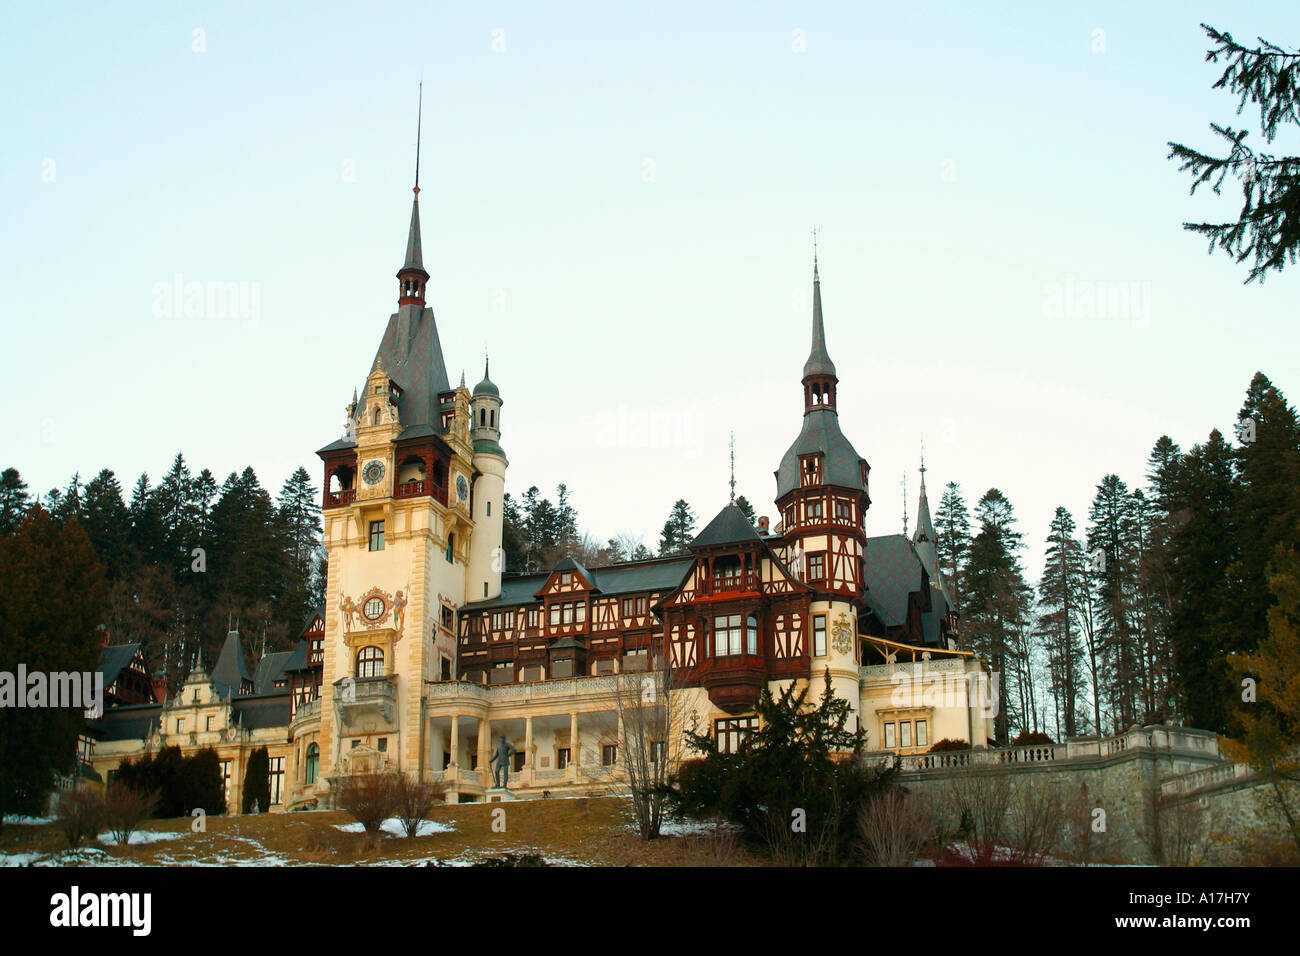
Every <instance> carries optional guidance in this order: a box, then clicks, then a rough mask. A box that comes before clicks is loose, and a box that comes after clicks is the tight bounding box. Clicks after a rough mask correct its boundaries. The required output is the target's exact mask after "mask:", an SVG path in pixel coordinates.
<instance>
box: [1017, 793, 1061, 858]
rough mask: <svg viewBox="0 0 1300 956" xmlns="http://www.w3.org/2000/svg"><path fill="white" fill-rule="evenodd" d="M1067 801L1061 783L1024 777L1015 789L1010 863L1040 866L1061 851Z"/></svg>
mask: <svg viewBox="0 0 1300 956" xmlns="http://www.w3.org/2000/svg"><path fill="white" fill-rule="evenodd" d="M1065 804H1066V799H1065V793H1064V790H1063V788H1062V787H1061V785H1060V783H1059V782H1058V781H1053V780H1045V779H1039V778H1038V777H1036V776H1035V777H1022V778H1021V779H1020V780H1019V781H1017V783H1016V785H1015V787H1014V788H1013V789H1012V794H1011V804H1010V814H1009V823H1010V827H1009V833H1008V837H1009V838H1008V840H1007V844H1008V846H1009V848H1010V850H1011V861H1012V862H1014V863H1020V864H1023V865H1026V866H1041V865H1042V863H1043V861H1044V860H1045V859H1046V858H1047V857H1049V856H1051V855H1052V854H1053V853H1056V852H1058V851H1059V850H1060V848H1061V846H1062V843H1063V838H1064V836H1065V834H1064V831H1063V829H1062V826H1061V819H1062V814H1063V811H1064V809H1065Z"/></svg>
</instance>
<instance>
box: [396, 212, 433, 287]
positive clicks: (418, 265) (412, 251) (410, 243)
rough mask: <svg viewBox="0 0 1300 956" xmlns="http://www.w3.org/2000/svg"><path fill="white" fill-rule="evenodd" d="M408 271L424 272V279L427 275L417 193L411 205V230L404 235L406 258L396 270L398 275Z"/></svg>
mask: <svg viewBox="0 0 1300 956" xmlns="http://www.w3.org/2000/svg"><path fill="white" fill-rule="evenodd" d="M408 269H416V270H418V271H420V272H424V274H425V276H426V277H427V276H428V275H429V273H427V272H425V270H424V250H423V249H422V247H421V245H420V194H419V193H418V192H417V193H416V194H415V200H414V201H413V202H412V203H411V228H410V229H409V230H408V231H407V234H406V258H405V259H403V261H402V268H401V269H399V270H398V275H401V274H402V273H403V272H406V271H407V270H408Z"/></svg>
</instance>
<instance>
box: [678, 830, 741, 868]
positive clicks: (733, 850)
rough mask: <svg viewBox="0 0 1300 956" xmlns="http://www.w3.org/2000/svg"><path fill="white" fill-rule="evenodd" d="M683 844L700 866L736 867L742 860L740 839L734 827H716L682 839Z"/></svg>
mask: <svg viewBox="0 0 1300 956" xmlns="http://www.w3.org/2000/svg"><path fill="white" fill-rule="evenodd" d="M682 842H683V843H685V844H686V846H687V848H688V852H689V853H690V858H691V860H692V861H694V862H695V863H696V865H698V866H735V865H737V861H738V860H739V858H740V849H741V848H740V837H739V835H738V834H737V833H736V829H735V828H734V827H730V826H715V827H713V828H712V829H710V830H708V831H707V832H704V833H692V834H690V835H689V836H685V837H682Z"/></svg>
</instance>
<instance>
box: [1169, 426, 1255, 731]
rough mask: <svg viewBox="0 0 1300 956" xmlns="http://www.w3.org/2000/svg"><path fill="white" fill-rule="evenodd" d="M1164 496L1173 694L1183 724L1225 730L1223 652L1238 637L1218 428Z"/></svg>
mask: <svg viewBox="0 0 1300 956" xmlns="http://www.w3.org/2000/svg"><path fill="white" fill-rule="evenodd" d="M1176 474H1177V480H1176V483H1175V487H1174V489H1173V491H1172V493H1171V501H1172V504H1173V507H1174V519H1173V522H1174V527H1173V532H1172V535H1171V540H1170V553H1171V579H1172V590H1173V592H1174V593H1175V594H1176V595H1178V603H1177V605H1176V607H1175V608H1174V611H1173V615H1172V620H1171V631H1170V642H1171V647H1172V653H1173V662H1174V674H1175V675H1176V677H1177V681H1178V697H1179V700H1180V702H1181V704H1182V709H1183V713H1184V715H1185V718H1186V720H1187V722H1188V723H1189V724H1191V725H1192V726H1194V727H1200V728H1202V729H1205V730H1212V731H1214V732H1216V733H1223V732H1225V731H1226V729H1227V727H1226V723H1227V711H1226V708H1225V705H1224V701H1225V699H1226V698H1227V697H1228V696H1229V694H1230V693H1231V685H1230V681H1229V679H1228V675H1227V673H1226V669H1225V668H1226V652H1227V651H1228V649H1229V648H1231V647H1233V646H1234V645H1235V644H1236V643H1237V640H1238V637H1237V634H1238V624H1237V622H1236V621H1235V620H1233V619H1232V618H1231V616H1230V615H1229V613H1228V612H1227V610H1226V607H1227V605H1228V603H1229V602H1228V601H1226V600H1225V598H1226V597H1227V595H1229V594H1230V593H1231V591H1232V589H1233V588H1234V587H1236V586H1238V585H1239V582H1235V581H1233V580H1231V579H1230V578H1229V573H1228V572H1229V567H1230V566H1232V565H1233V564H1234V562H1236V561H1237V558H1238V549H1237V535H1236V531H1235V528H1234V526H1233V512H1234V509H1233V498H1234V495H1235V489H1234V481H1233V451H1232V449H1231V447H1230V446H1229V445H1228V443H1227V441H1225V440H1224V437H1223V435H1222V433H1220V432H1219V430H1218V429H1215V430H1214V431H1212V432H1210V437H1209V439H1208V440H1207V441H1206V442H1205V443H1204V444H1202V445H1196V446H1195V447H1193V448H1192V450H1191V451H1190V452H1188V454H1187V455H1186V456H1185V457H1184V459H1183V461H1182V463H1180V465H1179V466H1178V468H1177V470H1176Z"/></svg>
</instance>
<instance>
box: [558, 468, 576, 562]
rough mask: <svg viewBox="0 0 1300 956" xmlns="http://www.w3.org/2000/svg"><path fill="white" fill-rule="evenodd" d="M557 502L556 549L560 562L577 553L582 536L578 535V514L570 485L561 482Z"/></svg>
mask: <svg viewBox="0 0 1300 956" xmlns="http://www.w3.org/2000/svg"><path fill="white" fill-rule="evenodd" d="M555 500H556V505H555V547H556V551H557V555H556V558H557V560H558V559H559V558H563V557H566V556H567V555H570V554H573V553H575V552H576V551H577V550H578V547H579V543H580V540H581V537H582V536H581V535H580V534H579V533H578V512H577V510H576V509H575V508H574V507H573V504H572V502H570V501H569V486H568V485H566V484H564V483H563V482H561V483H560V484H559V485H557V486H556V489H555Z"/></svg>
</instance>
